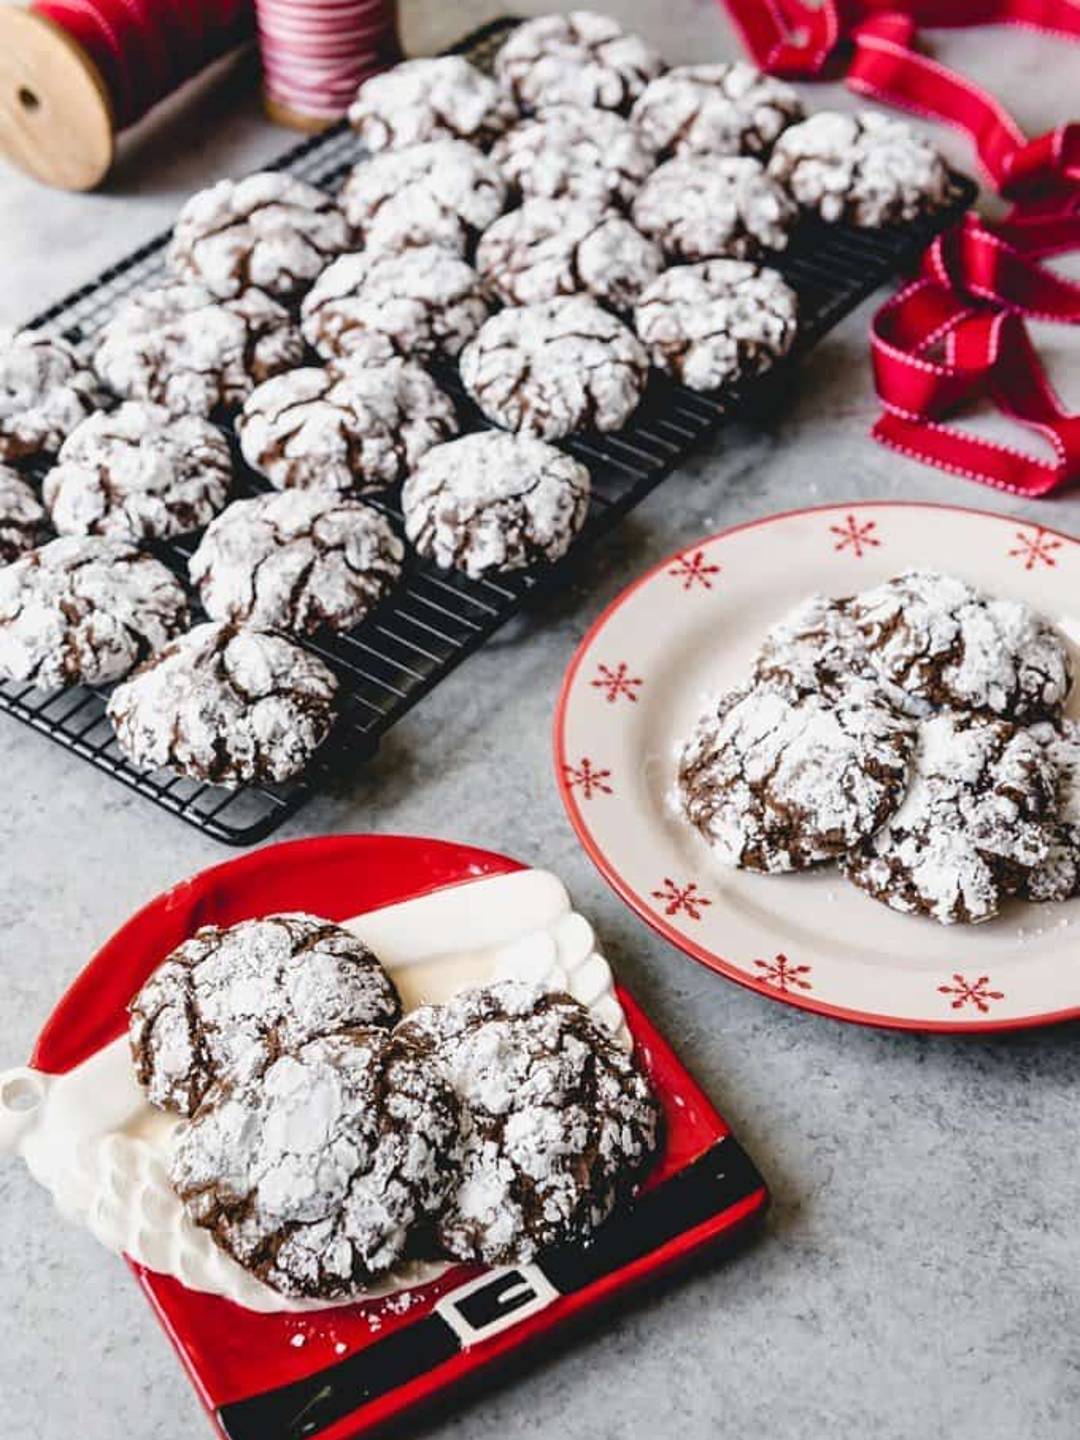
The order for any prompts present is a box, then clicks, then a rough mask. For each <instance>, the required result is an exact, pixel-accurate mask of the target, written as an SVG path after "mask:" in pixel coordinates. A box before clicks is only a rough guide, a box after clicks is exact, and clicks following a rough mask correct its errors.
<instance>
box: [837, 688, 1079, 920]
mask: <svg viewBox="0 0 1080 1440" xmlns="http://www.w3.org/2000/svg"><path fill="white" fill-rule="evenodd" d="M1054 803H1055V777H1054V775H1053V772H1052V769H1051V766H1050V764H1049V762H1048V758H1047V756H1046V755H1045V754H1044V752H1043V750H1042V748H1041V746H1040V744H1039V742H1038V740H1036V739H1035V738H1034V737H1033V736H1032V735H1030V734H1028V733H1027V732H1026V731H1023V730H1017V729H1016V727H1015V726H1013V725H1011V724H1009V722H1008V721H1005V720H990V719H986V718H984V717H982V716H978V715H956V714H953V713H949V712H945V713H942V714H940V715H934V716H932V717H931V718H930V719H929V720H924V721H922V722H921V723H920V725H919V733H918V744H917V746H916V750H915V757H914V763H913V766H912V775H911V782H910V785H909V787H908V791H907V794H906V795H905V796H904V800H903V804H902V805H901V806H900V808H899V809H898V810H897V811H896V813H895V814H894V815H893V816H892V818H891V819H890V820H889V821H888V822H887V823H886V824H885V826H884V827H883V828H882V829H881V830H879V831H878V832H877V833H876V834H875V835H873V836H872V837H870V838H869V839H867V840H865V841H864V842H863V843H862V844H861V845H859V846H856V847H854V848H853V849H852V850H851V852H850V853H849V854H848V855H847V856H846V858H845V860H844V862H843V868H844V870H845V873H846V874H847V876H848V878H849V879H850V880H852V881H853V882H854V883H855V884H856V885H857V886H858V887H859V888H860V889H861V890H865V891H866V892H867V894H869V895H872V896H873V898H874V899H875V900H880V901H882V902H883V903H884V904H886V905H888V906H890V907H891V908H892V909H893V910H900V911H902V912H904V913H905V914H910V915H925V916H929V917H930V918H931V919H933V920H937V921H938V922H940V923H941V924H943V925H951V924H954V923H956V922H967V923H975V922H978V921H981V920H989V919H990V918H991V917H992V916H993V915H995V914H996V913H997V911H998V909H999V907H1000V904H1001V901H1002V899H1003V897H1004V896H1005V895H1007V894H1010V893H1014V892H1016V891H1019V890H1022V889H1023V888H1024V885H1025V883H1026V877H1027V876H1028V875H1029V874H1030V873H1031V872H1033V871H1036V872H1037V871H1040V870H1041V868H1042V867H1043V866H1044V865H1045V864H1046V862H1047V860H1048V858H1049V853H1050V837H1049V834H1048V829H1047V826H1046V824H1045V821H1046V820H1047V818H1048V817H1049V815H1050V814H1051V812H1052V808H1053V805H1054Z"/></svg>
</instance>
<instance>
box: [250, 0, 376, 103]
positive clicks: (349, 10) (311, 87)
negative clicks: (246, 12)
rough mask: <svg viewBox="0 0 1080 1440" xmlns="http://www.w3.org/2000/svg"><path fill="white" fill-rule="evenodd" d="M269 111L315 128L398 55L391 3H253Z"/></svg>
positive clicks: (260, 0) (327, 0)
mask: <svg viewBox="0 0 1080 1440" xmlns="http://www.w3.org/2000/svg"><path fill="white" fill-rule="evenodd" d="M255 10H256V17H257V21H258V30H259V44H260V47H261V49H262V58H263V75H264V84H265V88H266V98H267V103H268V105H269V107H270V110H271V113H272V114H276V115H277V116H278V117H279V118H281V119H284V120H287V121H291V122H292V123H295V124H299V125H305V124H307V125H310V126H311V128H318V127H319V126H320V125H323V124H328V123H329V122H330V121H333V120H337V119H340V117H341V116H342V115H344V114H345V112H346V110H347V109H348V108H349V104H350V102H351V101H352V99H353V96H354V95H355V94H356V91H357V88H358V87H359V85H360V83H361V81H363V80H365V79H366V78H367V77H368V76H369V75H372V74H374V73H375V72H376V71H377V70H382V69H384V68H385V67H386V66H387V65H389V64H391V63H392V62H393V61H394V60H396V59H398V58H399V55H400V51H399V48H398V40H397V30H396V25H395V18H396V17H395V7H394V4H393V3H392V0H256V3H255Z"/></svg>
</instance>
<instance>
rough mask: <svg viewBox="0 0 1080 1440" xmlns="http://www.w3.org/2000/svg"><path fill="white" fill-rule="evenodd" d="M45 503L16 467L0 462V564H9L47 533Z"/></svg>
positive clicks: (40, 541)
mask: <svg viewBox="0 0 1080 1440" xmlns="http://www.w3.org/2000/svg"><path fill="white" fill-rule="evenodd" d="M50 533H51V532H50V529H49V517H48V515H47V514H46V513H45V507H44V505H42V503H41V501H40V500H39V499H38V497H37V496H36V495H35V494H34V491H33V488H32V487H31V486H30V485H28V484H27V482H26V481H25V480H24V479H23V477H22V476H21V475H20V474H19V472H18V471H17V470H13V469H12V468H11V466H10V465H0V566H3V565H10V564H11V562H12V561H13V560H17V559H18V558H19V556H20V555H25V554H26V552H27V551H28V550H34V549H36V548H37V546H38V545H44V543H45V542H46V540H48V538H49V535H50Z"/></svg>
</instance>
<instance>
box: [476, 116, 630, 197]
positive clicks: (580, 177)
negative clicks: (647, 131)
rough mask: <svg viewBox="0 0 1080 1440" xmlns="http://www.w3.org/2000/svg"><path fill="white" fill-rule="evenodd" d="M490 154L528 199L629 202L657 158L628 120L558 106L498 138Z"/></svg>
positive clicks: (510, 180) (514, 186)
mask: <svg viewBox="0 0 1080 1440" xmlns="http://www.w3.org/2000/svg"><path fill="white" fill-rule="evenodd" d="M491 158H492V159H493V160H494V161H495V163H496V164H497V165H498V166H499V168H500V170H501V171H502V173H503V174H504V175H505V176H506V178H507V180H508V181H509V182H510V184H511V185H512V186H513V188H514V189H515V190H516V191H518V192H519V193H520V194H521V195H523V196H525V197H526V198H530V197H533V196H535V197H541V198H543V199H546V200H566V199H572V200H587V201H596V202H599V203H600V204H603V205H618V206H628V205H629V204H630V202H631V200H633V198H634V196H635V195H636V194H637V192H638V190H639V189H640V188H641V186H642V184H643V183H644V181H645V180H646V178H647V177H648V176H649V174H650V173H651V172H652V171H653V169H654V168H655V166H656V157H655V155H654V154H653V152H652V150H651V149H650V148H649V146H648V145H647V144H645V142H644V141H643V140H642V139H641V137H640V135H639V134H638V132H637V131H636V130H635V129H634V127H633V125H631V124H630V122H629V121H628V120H625V119H623V117H622V116H621V115H616V114H614V113H613V112H612V111H610V110H581V109H579V108H578V107H577V106H576V105H556V106H554V107H552V108H551V109H549V110H544V111H542V112H541V113H540V114H539V115H536V116H533V117H532V118H530V119H527V120H522V121H521V122H520V123H519V124H517V125H515V126H514V128H513V129H512V130H508V131H507V132H506V134H505V135H504V136H503V137H502V139H501V140H498V141H496V143H495V145H494V147H493V148H492V151H491Z"/></svg>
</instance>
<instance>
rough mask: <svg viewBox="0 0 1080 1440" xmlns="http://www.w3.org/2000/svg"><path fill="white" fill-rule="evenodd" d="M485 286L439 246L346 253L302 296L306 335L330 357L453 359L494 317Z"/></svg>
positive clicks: (466, 266) (376, 359) (459, 260)
mask: <svg viewBox="0 0 1080 1440" xmlns="http://www.w3.org/2000/svg"><path fill="white" fill-rule="evenodd" d="M491 309H492V300H491V296H490V294H489V292H488V288H487V286H486V285H485V284H484V283H483V281H482V280H481V279H480V277H479V275H477V273H476V271H475V270H474V269H473V268H472V266H471V265H469V264H468V263H467V262H466V261H464V260H462V259H461V257H460V256H458V255H453V254H451V253H450V252H449V251H447V250H443V249H441V248H440V247H439V246H437V245H422V246H420V248H419V249H416V250H406V251H404V252H403V253H402V254H400V255H395V254H381V253H379V252H376V253H375V254H374V255H369V254H367V253H366V252H364V253H361V254H357V255H343V256H342V257H341V259H340V260H335V261H334V263H333V265H331V266H330V267H329V268H328V269H327V270H324V271H323V273H322V275H320V276H319V278H318V280H317V281H316V282H315V284H314V286H313V287H312V289H311V290H310V291H309V292H308V294H307V295H306V296H305V298H304V304H303V311H302V314H303V329H304V336H305V338H306V339H307V342H308V344H309V345H311V346H312V347H313V348H314V349H315V350H317V351H318V352H319V354H320V355H321V356H322V357H323V358H324V359H326V360H332V359H335V358H338V357H343V356H356V357H357V358H358V359H361V360H364V361H366V362H369V363H374V362H376V361H379V360H387V359H390V358H391V357H392V356H394V355H400V356H401V357H402V358H403V359H413V360H421V361H427V360H430V359H433V358H435V357H440V356H441V357H447V358H449V359H453V358H454V357H455V356H457V355H458V353H459V352H460V350H461V348H462V346H463V345H464V344H465V343H466V342H467V341H468V340H471V339H472V337H473V336H474V335H475V334H476V332H477V330H479V329H480V326H481V325H482V324H483V323H484V321H485V320H486V319H487V317H488V315H489V314H490V313H491Z"/></svg>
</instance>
